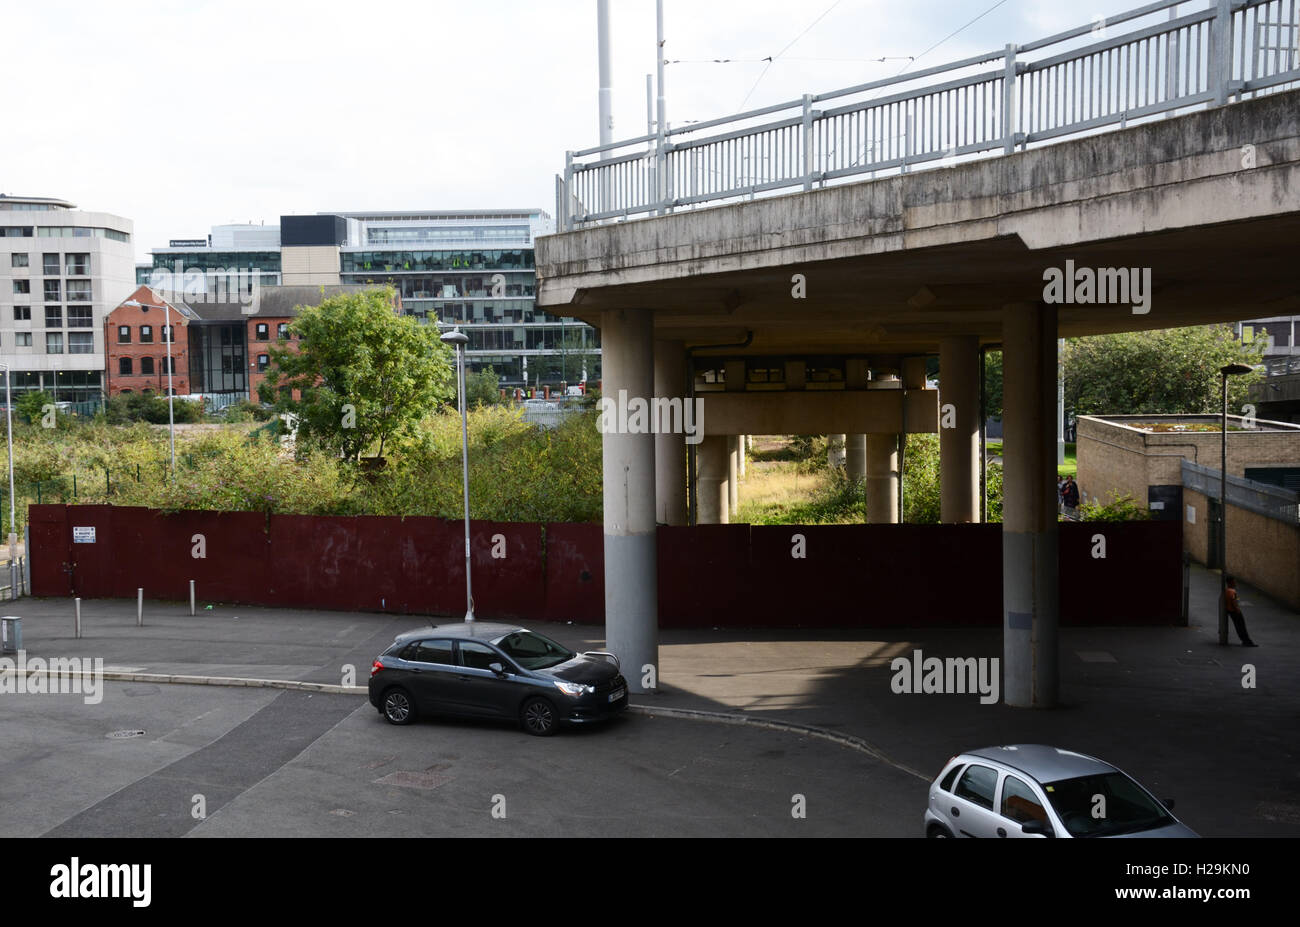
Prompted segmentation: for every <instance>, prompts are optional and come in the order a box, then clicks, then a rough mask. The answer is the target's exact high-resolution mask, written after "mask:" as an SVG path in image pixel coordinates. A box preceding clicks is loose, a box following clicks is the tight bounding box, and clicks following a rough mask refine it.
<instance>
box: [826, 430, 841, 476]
mask: <svg viewBox="0 0 1300 927" xmlns="http://www.w3.org/2000/svg"><path fill="white" fill-rule="evenodd" d="M844 440H845V436H844V435H827V436H826V465H827V466H829V467H830V468H831V469H832V470H843V469H844Z"/></svg>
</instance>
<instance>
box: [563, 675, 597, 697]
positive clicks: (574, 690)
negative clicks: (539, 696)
mask: <svg viewBox="0 0 1300 927" xmlns="http://www.w3.org/2000/svg"><path fill="white" fill-rule="evenodd" d="M555 688H557V689H559V690H560V691H561V692H563V693H564V694H565V695H572V696H573V697H574V698H577V697H578V696H579V695H590V694H591V693H593V692H595V691H596V687H595V686H585V685H583V684H582V683H580V682H564V681H563V680H561V679H557V680H555Z"/></svg>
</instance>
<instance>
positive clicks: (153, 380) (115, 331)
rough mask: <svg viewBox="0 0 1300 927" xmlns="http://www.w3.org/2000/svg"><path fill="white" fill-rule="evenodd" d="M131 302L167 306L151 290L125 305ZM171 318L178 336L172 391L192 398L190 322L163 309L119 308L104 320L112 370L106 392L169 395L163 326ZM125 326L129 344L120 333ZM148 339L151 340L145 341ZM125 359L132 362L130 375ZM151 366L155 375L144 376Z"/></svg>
mask: <svg viewBox="0 0 1300 927" xmlns="http://www.w3.org/2000/svg"><path fill="white" fill-rule="evenodd" d="M130 300H135V301H136V302H139V303H143V304H145V305H154V306H162V305H164V300H163V299H162V297H161V296H159V295H158V294H157V293H155V292H154V291H153V290H151V289H150V288H149V287H147V286H141V287H139V288H137V289H136V291H135V292H134V293H132V294H131V295H130V296H129V297H127V299H125V300H123V302H128V301H130ZM167 305H171V304H170V303H168V304H167ZM168 315H170V316H171V325H172V328H173V329H174V330H175V333H176V343H175V344H173V345H172V349H171V355H172V361H173V364H174V367H175V370H174V372H173V373H172V388H173V389H175V390H176V395H177V396H185V395H188V394H189V392H190V381H189V374H190V363H189V354H188V350H187V348H188V345H189V337H188V334H189V333H188V331H187V328H186V326H187V325H188V320H187V319H186V318H185V317H184V316H182V315H181V313H180V312H179V311H177V310H175V309H173V310H172V311H171V312H170V313H166V312H164V311H163V310H162V309H145V308H136V307H133V306H123V305H119V306H118V307H117V308H115V309H113V310H112V311H111V312H109V313H108V315H107V316H105V318H104V355H105V357H106V359H107V366H108V369H107V370H106V371H105V374H104V391H105V392H106V393H107V394H108V395H109V396H117V395H119V394H120V393H143V392H146V391H148V392H153V393H157V394H158V395H160V396H166V395H167V366H166V363H167V343H166V342H165V341H163V326H164V325H165V324H166V323H165V319H166V317H167V316H168ZM123 326H125V327H126V328H127V329H128V330H129V332H128V337H129V339H130V340H129V341H123V340H121V335H120V329H121V328H122V327H123ZM145 337H147V338H149V339H150V340H149V341H144V340H142V338H145ZM123 358H126V359H129V360H130V371H131V372H130V373H129V374H127V373H123V372H122V359H123ZM149 366H152V368H153V373H151V374H147V373H142V372H141V371H142V370H143V369H147V368H148V367H149Z"/></svg>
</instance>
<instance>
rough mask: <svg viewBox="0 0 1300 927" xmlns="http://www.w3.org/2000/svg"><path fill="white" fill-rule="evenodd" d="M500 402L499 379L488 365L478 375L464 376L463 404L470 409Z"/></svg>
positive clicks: (467, 374)
mask: <svg viewBox="0 0 1300 927" xmlns="http://www.w3.org/2000/svg"><path fill="white" fill-rule="evenodd" d="M501 402H503V400H502V399H501V378H500V377H498V376H497V372H496V371H495V370H493V369H492V366H491V365H490V364H489V365H488V366H486V367H484V368H483V369H482V370H480V371H479V372H478V373H468V372H467V373H466V374H465V403H466V405H468V406H469V407H470V408H471V409H477V408H478V407H479V406H495V405H499V404H500V403H501Z"/></svg>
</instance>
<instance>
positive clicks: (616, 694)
mask: <svg viewBox="0 0 1300 927" xmlns="http://www.w3.org/2000/svg"><path fill="white" fill-rule="evenodd" d="M626 693H627V690H626V689H615V690H614V691H613V692H611V693H609V700H610V701H611V702H617V701H618V700H619V699H621V698H622V697H623V696H624V695H625V694H626Z"/></svg>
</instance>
